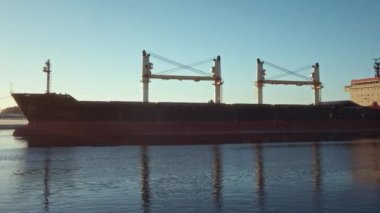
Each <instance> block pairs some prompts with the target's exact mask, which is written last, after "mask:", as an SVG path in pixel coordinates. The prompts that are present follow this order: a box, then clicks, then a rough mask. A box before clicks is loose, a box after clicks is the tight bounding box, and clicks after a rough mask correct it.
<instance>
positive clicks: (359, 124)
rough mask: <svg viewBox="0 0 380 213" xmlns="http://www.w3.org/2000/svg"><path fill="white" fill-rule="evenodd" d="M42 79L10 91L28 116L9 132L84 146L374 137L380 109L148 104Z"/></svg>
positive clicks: (378, 131)
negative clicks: (38, 89) (30, 90)
mask: <svg viewBox="0 0 380 213" xmlns="http://www.w3.org/2000/svg"><path fill="white" fill-rule="evenodd" d="M219 60H220V59H219ZM258 62H259V60H258ZM260 63H261V62H260ZM49 66H50V63H47V68H46V69H44V70H45V72H47V74H48V79H49V78H50V77H49V74H50V69H49ZM144 67H145V68H146V66H143V69H144ZM216 73H218V72H216ZM145 74H146V73H145ZM143 77H144V71H143ZM214 80H215V82H217V81H220V78H219V77H218V78H214ZM261 80H263V79H261ZM143 83H144V82H143ZM261 83H262V82H261ZM287 83H289V82H287ZM298 83H299V82H298ZM314 83H315V82H314ZM258 84H260V82H258ZM316 85H320V83H319V82H317V84H316ZM49 86H50V83H49V81H48V83H47V93H43V94H24V93H13V94H12V96H13V98H14V100H15V101H16V102H17V104H18V106H19V107H20V109H21V110H22V112H23V113H24V115H25V116H26V118H27V119H28V121H29V123H28V125H26V126H24V127H22V128H19V129H16V130H15V132H14V135H15V136H21V137H39V138H42V137H55V138H60V139H62V138H66V137H75V138H87V139H88V138H90V139H89V140H88V143H89V144H90V145H91V144H94V143H95V142H94V140H95V139H106V140H107V138H113V139H112V140H108V141H109V142H110V143H111V141H113V142H114V141H116V140H115V138H120V140H118V141H119V142H120V141H121V143H125V144H134V143H136V144H141V143H150V144H163V143H175V144H184V143H225V142H226V143H241V142H269V141H300V140H322V139H334V140H335V139H346V138H351V137H378V136H380V110H377V109H375V108H371V107H362V106H359V105H357V104H355V103H353V102H350V101H340V102H320V101H318V103H317V104H310V105H271V104H262V103H260V104H225V103H220V102H218V99H216V100H215V101H211V102H208V103H166V102H161V103H160V102H159V103H151V102H148V101H147V97H146V96H144V101H143V102H113V101H111V102H105V101H78V100H76V99H75V98H74V97H72V96H70V95H68V94H57V93H51V92H50V91H49ZM216 86H217V85H216ZM144 94H145V93H144ZM316 97H317V96H316ZM219 100H220V99H219ZM103 142H104V141H103ZM71 145H74V144H71Z"/></svg>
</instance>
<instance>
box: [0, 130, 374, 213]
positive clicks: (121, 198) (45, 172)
mask: <svg viewBox="0 0 380 213" xmlns="http://www.w3.org/2000/svg"><path fill="white" fill-rule="evenodd" d="M346 211H349V212H380V140H356V141H344V142H303V143H270V144H233V145H232V144H225V145H178V146H172V145H170V146H168V145H167V146H108V147H89V146H87V147H85V146H83V147H80V146H79V147H28V145H27V142H26V141H24V140H21V139H16V138H14V137H13V136H12V130H0V212H346Z"/></svg>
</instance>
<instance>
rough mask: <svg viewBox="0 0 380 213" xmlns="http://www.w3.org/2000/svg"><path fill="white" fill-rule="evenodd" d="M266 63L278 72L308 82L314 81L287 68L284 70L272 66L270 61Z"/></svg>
mask: <svg viewBox="0 0 380 213" xmlns="http://www.w3.org/2000/svg"><path fill="white" fill-rule="evenodd" d="M264 63H265V64H267V65H269V66H270V67H273V68H275V69H278V70H280V71H283V72H286V73H287V74H289V75H293V76H295V77H298V78H302V79H304V80H307V81H311V80H312V79H311V78H309V77H306V76H303V75H301V74H298V73H296V72H294V71H290V70H288V69H285V68H283V67H280V66H277V65H275V64H272V63H270V62H268V61H264Z"/></svg>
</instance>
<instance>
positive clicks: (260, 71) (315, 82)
mask: <svg viewBox="0 0 380 213" xmlns="http://www.w3.org/2000/svg"><path fill="white" fill-rule="evenodd" d="M264 63H265V64H267V65H269V66H271V67H273V68H276V69H279V70H281V71H283V72H285V73H287V74H290V75H293V76H296V77H299V78H302V79H303V81H293V80H267V79H265V75H266V73H265V71H266V70H265V69H264V68H263V65H264ZM312 68H313V72H312V74H311V78H308V77H306V76H303V75H300V74H298V73H296V72H294V71H290V70H287V69H285V68H282V67H280V66H277V65H274V64H272V63H270V62H267V61H265V62H264V61H263V60H261V59H259V58H258V59H257V81H256V87H257V96H258V104H262V103H263V86H264V84H274V85H296V86H304V85H311V86H312V89H313V90H314V104H315V105H318V104H319V103H320V102H321V91H320V90H321V89H322V88H323V86H322V82H321V81H320V76H319V64H318V63H315V64H314V65H313V66H312Z"/></svg>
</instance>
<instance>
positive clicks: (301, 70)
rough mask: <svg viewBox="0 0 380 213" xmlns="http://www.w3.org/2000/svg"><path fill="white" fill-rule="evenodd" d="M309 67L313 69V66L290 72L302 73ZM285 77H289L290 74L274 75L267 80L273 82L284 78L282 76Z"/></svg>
mask: <svg viewBox="0 0 380 213" xmlns="http://www.w3.org/2000/svg"><path fill="white" fill-rule="evenodd" d="M311 67H313V66H312V65H308V66H304V67H301V68H298V69H296V70H293V71H292V72H295V73H299V72H303V71H306V70H307V69H309V68H311ZM287 75H290V74H288V73H283V74H279V75H274V76H272V77H269V78H268V79H272V80H275V79H278V78H281V77H284V76H287Z"/></svg>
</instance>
